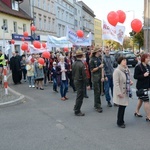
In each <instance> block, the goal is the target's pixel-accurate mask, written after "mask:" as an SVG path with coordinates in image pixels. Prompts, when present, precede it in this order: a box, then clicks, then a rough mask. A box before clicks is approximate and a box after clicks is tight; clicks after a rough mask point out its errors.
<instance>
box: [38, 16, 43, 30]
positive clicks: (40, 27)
mask: <svg viewBox="0 0 150 150" xmlns="http://www.w3.org/2000/svg"><path fill="white" fill-rule="evenodd" d="M39 29H42V19H41V16H40V17H39Z"/></svg>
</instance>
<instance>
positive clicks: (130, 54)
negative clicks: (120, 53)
mask: <svg viewBox="0 0 150 150" xmlns="http://www.w3.org/2000/svg"><path fill="white" fill-rule="evenodd" d="M124 56H125V57H135V55H134V54H132V53H128V54H124Z"/></svg>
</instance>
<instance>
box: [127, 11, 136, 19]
mask: <svg viewBox="0 0 150 150" xmlns="http://www.w3.org/2000/svg"><path fill="white" fill-rule="evenodd" d="M125 12H127V13H128V12H132V13H133V19H134V18H135V11H134V10H127V11H125Z"/></svg>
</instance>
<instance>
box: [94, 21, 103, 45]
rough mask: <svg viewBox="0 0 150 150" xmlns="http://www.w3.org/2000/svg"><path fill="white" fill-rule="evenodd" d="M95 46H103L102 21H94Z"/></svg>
mask: <svg viewBox="0 0 150 150" xmlns="http://www.w3.org/2000/svg"><path fill="white" fill-rule="evenodd" d="M94 45H95V46H102V21H101V20H99V19H97V18H95V19H94Z"/></svg>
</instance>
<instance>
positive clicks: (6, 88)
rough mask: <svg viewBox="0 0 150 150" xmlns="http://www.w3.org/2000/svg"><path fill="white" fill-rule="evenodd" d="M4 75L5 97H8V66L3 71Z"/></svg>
mask: <svg viewBox="0 0 150 150" xmlns="http://www.w3.org/2000/svg"><path fill="white" fill-rule="evenodd" d="M3 75H4V88H5V95H8V82H7V67H6V66H4V69H3Z"/></svg>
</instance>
